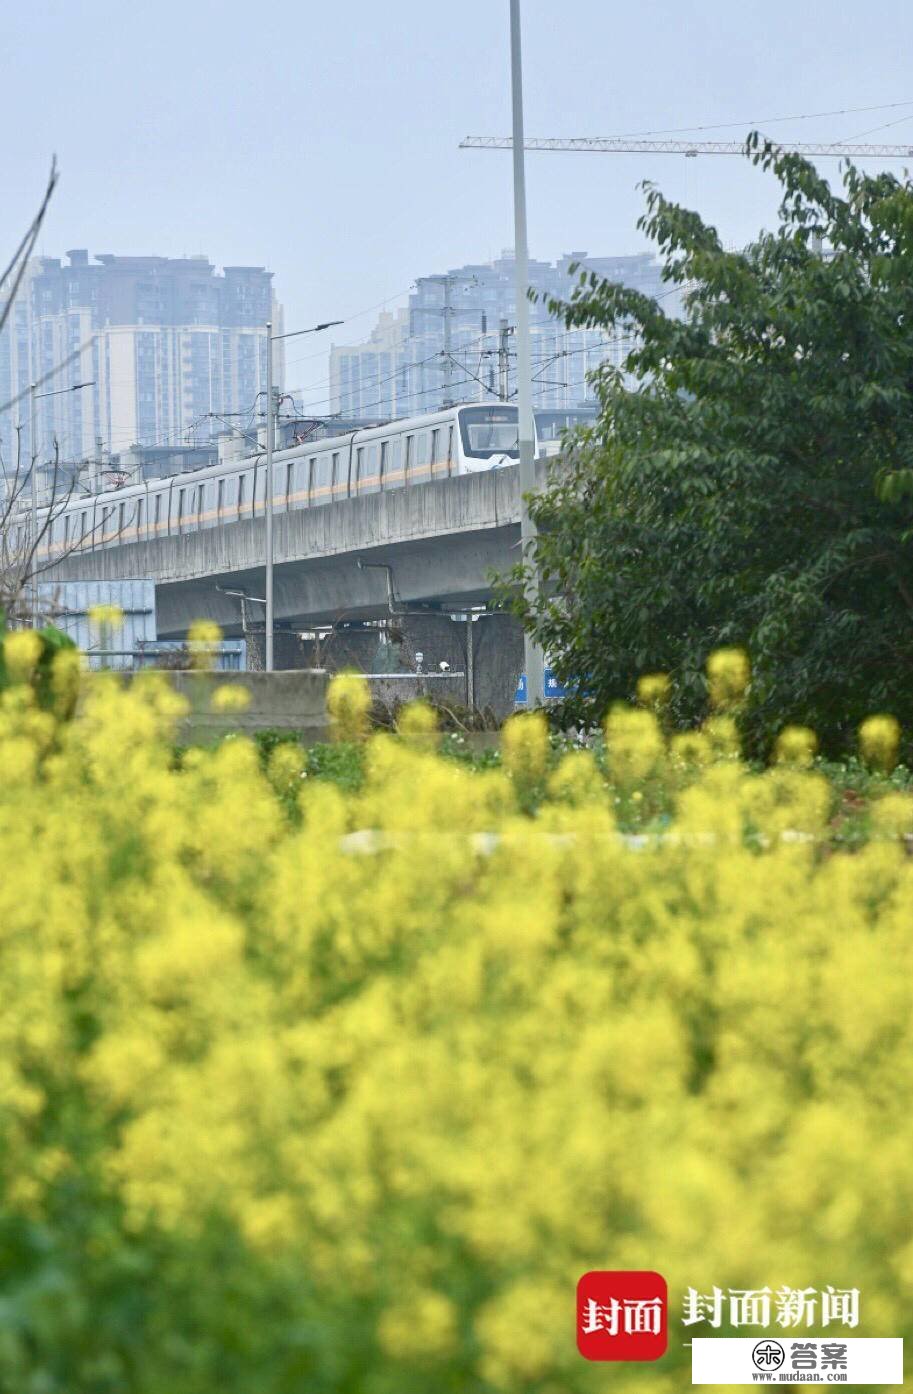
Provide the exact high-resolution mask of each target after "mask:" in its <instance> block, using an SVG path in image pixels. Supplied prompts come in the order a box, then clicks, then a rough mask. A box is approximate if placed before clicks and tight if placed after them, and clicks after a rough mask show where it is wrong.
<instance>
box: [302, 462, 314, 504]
mask: <svg viewBox="0 0 913 1394" xmlns="http://www.w3.org/2000/svg"><path fill="white" fill-rule="evenodd" d="M316 482H317V456H316V455H312V456H311V458H310V459H309V460H308V462H307V473H306V474H305V477H304V491H303V492H304V501H305V503H306V504H309V503H310V502H311V499H312V498H313V497H314V485H315V484H316Z"/></svg>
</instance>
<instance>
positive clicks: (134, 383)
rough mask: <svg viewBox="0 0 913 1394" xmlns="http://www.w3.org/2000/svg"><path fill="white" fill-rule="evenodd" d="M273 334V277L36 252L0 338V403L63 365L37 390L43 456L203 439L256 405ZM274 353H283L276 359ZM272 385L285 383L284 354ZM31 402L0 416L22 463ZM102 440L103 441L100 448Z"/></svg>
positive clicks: (198, 263)
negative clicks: (269, 327)
mask: <svg viewBox="0 0 913 1394" xmlns="http://www.w3.org/2000/svg"><path fill="white" fill-rule="evenodd" d="M269 319H272V321H273V324H274V326H275V328H274V332H277V333H278V332H281V322H280V321H281V311H280V310H279V308H278V306H277V305H276V304H275V301H274V296H273V289H272V272H270V271H266V270H265V269H264V268H263V267H262V266H227V267H225V269H224V270H223V271H222V272H221V273H217V272H216V270H215V267H214V266H213V265H212V263H211V262H210V261H209V260H208V258H207V257H205V256H194V257H186V258H178V259H172V258H168V257H121V256H112V255H110V254H103V255H97V256H96V257H94V259H93V260H91V261H90V259H89V253H88V252H87V251H85V250H77V251H72V252H68V253H67V263H66V264H64V263H62V262H61V261H60V260H59V259H55V258H52V257H39V258H36V259H35V260H34V261H33V262H32V264H31V265H30V266H29V268H28V272H27V275H26V278H25V280H24V282H23V284H22V287H21V289H20V292H19V296H18V297H17V302H16V304H15V305H14V307H13V310H12V314H11V316H10V320H9V322H8V325H7V328H6V330H5V331H4V333H3V334H2V335H0V398H2V399H3V400H8V399H9V398H12V397H14V396H16V395H17V394H18V393H19V392H22V391H25V390H26V389H27V388H28V385H29V383H30V382H39V381H40V380H41V379H42V378H43V377H45V375H46V374H49V373H52V372H53V370H55V369H59V368H60V365H61V364H64V363H66V362H67V360H68V359H69V360H70V361H69V362H68V363H67V366H66V367H65V368H63V369H62V370H60V371H58V372H57V373H56V375H55V376H53V377H52V378H50V379H49V381H48V382H47V383H46V384H45V385H44V387H42V388H40V389H39V391H41V392H49V391H51V390H56V389H58V388H69V387H71V386H73V385H74V384H76V383H80V382H92V383H93V386H92V387H89V388H85V389H82V390H79V391H63V392H55V395H54V396H45V397H42V398H39V400H38V402H37V403H36V417H37V430H36V440H37V443H38V446H39V447H40V449H39V454H40V456H41V458H42V460H44V459H45V458H47V457H48V456H49V455H50V454H51V451H52V448H53V442H54V440H56V441H57V442H58V443H59V446H60V453H61V458H62V459H65V460H73V459H80V458H89V457H92V456H94V455H95V454H96V453H97V451H98V450H99V448H101V449H104V450H105V451H114V452H117V451H121V450H124V449H128V448H129V447H130V446H133V445H142V446H152V445H174V446H179V445H203V444H205V443H206V442H208V441H209V440H210V439H211V438H213V437H215V436H217V435H218V434H219V433H220V432H222V431H224V430H225V429H226V423H225V421H221V420H219V418H220V417H229V419H230V417H231V414H232V413H236V412H248V411H250V412H253V410H254V407H255V403H256V402H257V394H258V393H260V392H262V391H263V390H264V389H265V385H266V328H265V325H266V321H267V320H269ZM277 356H279V355H277ZM278 368H279V371H278V373H277V380H278V381H281V361H280V363H279V365H278ZM29 415H30V413H29V403H28V399H27V398H26V399H25V400H24V401H23V402H22V403H21V405H20V407H19V409H18V415H17V412H15V411H14V412H13V413H7V414H6V415H5V416H4V417H0V450H2V452H3V459H4V461H7V462H8V461H10V460H11V459H12V456H13V452H14V449H15V425H16V421H17V419H18V420H19V421H21V423H22V426H23V446H22V449H23V457H24V459H26V460H27V459H28V458H29V452H30V449H31V445H30V437H29V424H30V423H29ZM99 443H100V445H99Z"/></svg>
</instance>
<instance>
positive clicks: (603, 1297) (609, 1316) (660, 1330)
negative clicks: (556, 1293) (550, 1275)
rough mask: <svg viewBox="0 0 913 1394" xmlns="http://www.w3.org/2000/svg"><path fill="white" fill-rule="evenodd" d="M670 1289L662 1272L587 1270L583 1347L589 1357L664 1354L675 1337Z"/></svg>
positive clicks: (580, 1325)
mask: <svg viewBox="0 0 913 1394" xmlns="http://www.w3.org/2000/svg"><path fill="white" fill-rule="evenodd" d="M668 1317H669V1291H668V1288H667V1287H666V1280H665V1278H663V1277H661V1276H660V1275H659V1273H649V1272H646V1271H644V1272H632V1273H603V1272H598V1271H597V1272H593V1273H584V1275H583V1277H582V1278H581V1279H580V1282H579V1283H578V1284H577V1349H578V1350H579V1351H580V1354H581V1355H582V1356H584V1357H585V1358H586V1359H587V1360H658V1359H659V1357H660V1356H661V1355H665V1353H666V1346H667V1345H668V1343H669V1328H668Z"/></svg>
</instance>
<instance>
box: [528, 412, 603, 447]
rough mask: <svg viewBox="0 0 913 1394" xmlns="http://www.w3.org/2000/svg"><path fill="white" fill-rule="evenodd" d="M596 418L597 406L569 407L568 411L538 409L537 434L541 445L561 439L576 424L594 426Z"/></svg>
mask: <svg viewBox="0 0 913 1394" xmlns="http://www.w3.org/2000/svg"><path fill="white" fill-rule="evenodd" d="M595 420H596V408H595V407H577V408H569V409H568V410H566V411H537V412H536V436H537V438H538V440H539V444H540V445H544V444H545V442H546V441H551V440H560V439H561V437H562V436H563V435H564V433H565V431H572V430H573V429H574V428H575V427H576V426H592V424H593V422H594V421H595Z"/></svg>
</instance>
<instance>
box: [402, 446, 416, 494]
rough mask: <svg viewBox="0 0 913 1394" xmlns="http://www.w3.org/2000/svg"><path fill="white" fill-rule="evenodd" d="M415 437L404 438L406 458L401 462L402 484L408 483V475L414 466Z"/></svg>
mask: <svg viewBox="0 0 913 1394" xmlns="http://www.w3.org/2000/svg"><path fill="white" fill-rule="evenodd" d="M414 456H415V436H407V437H406V456H405V459H404V460H403V482H404V483H406V484H408V483H409V473H410V471H411V469H412V466H413V465H414V464H415V459H414Z"/></svg>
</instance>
